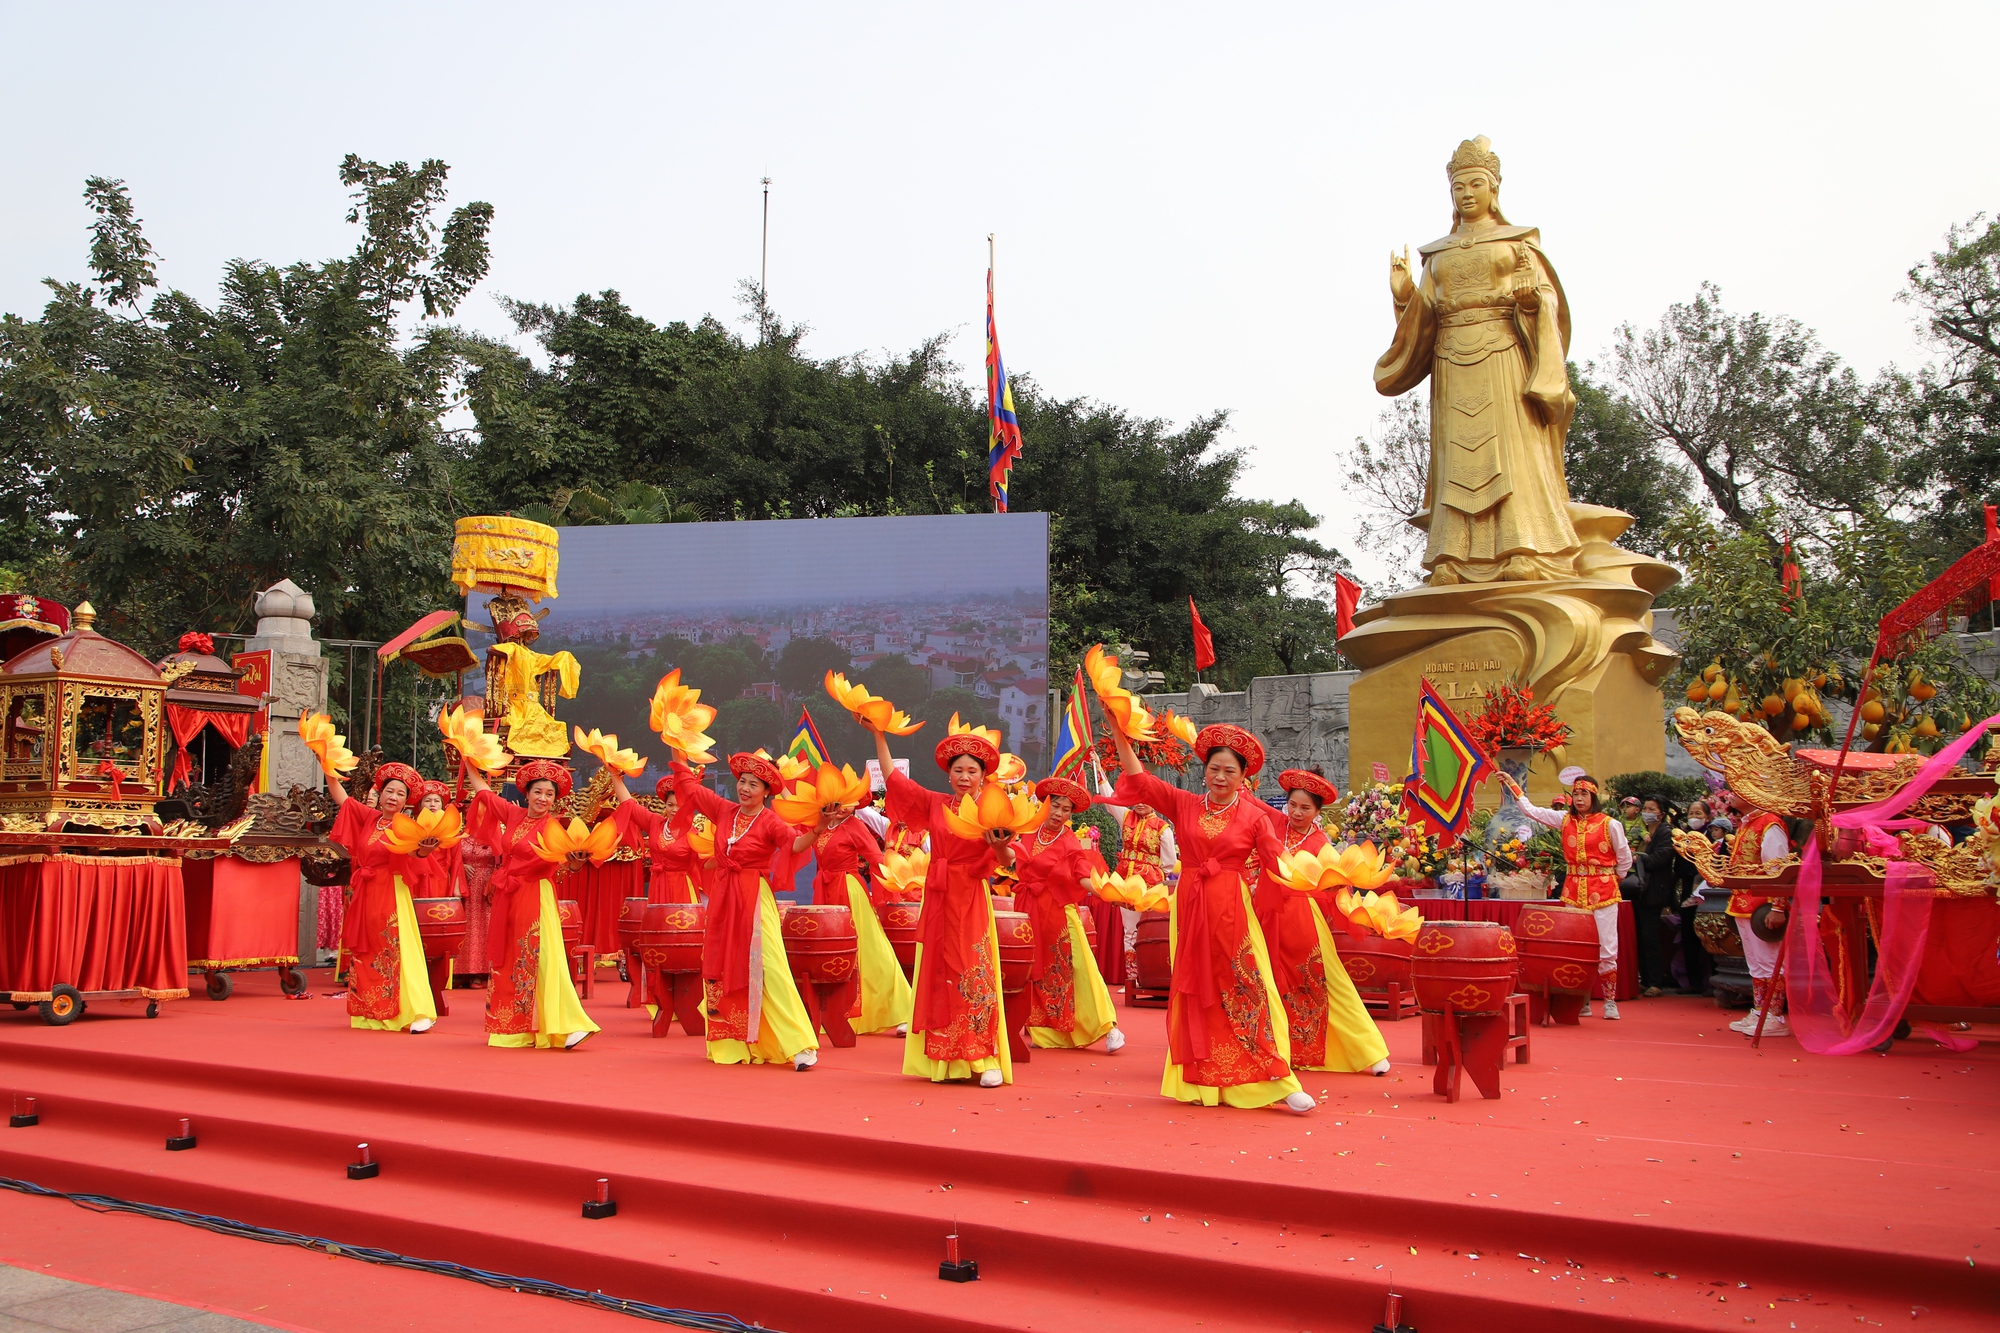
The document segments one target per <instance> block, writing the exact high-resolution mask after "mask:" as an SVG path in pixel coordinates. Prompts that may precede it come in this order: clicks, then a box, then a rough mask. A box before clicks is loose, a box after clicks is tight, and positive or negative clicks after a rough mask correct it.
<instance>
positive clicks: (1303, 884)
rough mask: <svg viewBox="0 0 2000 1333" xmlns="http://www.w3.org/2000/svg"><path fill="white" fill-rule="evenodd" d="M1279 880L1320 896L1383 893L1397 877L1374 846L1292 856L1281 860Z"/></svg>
mask: <svg viewBox="0 0 2000 1333" xmlns="http://www.w3.org/2000/svg"><path fill="white" fill-rule="evenodd" d="M1277 869H1278V879H1279V880H1280V881H1281V882H1282V883H1283V884H1284V885H1285V887H1286V888H1288V889H1297V890H1298V891H1299V892H1300V893H1319V892H1323V891H1326V890H1331V889H1379V888H1381V887H1382V886H1383V885H1384V884H1386V883H1388V882H1389V881H1390V880H1392V879H1394V878H1395V877H1396V871H1395V867H1393V866H1391V865H1390V864H1389V863H1388V861H1387V860H1386V858H1384V857H1383V855H1382V853H1381V852H1380V851H1378V850H1376V847H1375V844H1374V843H1372V842H1364V843H1362V844H1361V845H1360V846H1358V847H1342V848H1340V849H1339V850H1338V851H1335V850H1334V849H1333V848H1332V847H1322V848H1320V849H1319V851H1318V852H1316V853H1315V852H1292V853H1290V854H1288V855H1286V856H1283V857H1280V858H1279V860H1278V867H1277Z"/></svg>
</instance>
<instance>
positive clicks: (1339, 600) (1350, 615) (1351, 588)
mask: <svg viewBox="0 0 2000 1333" xmlns="http://www.w3.org/2000/svg"><path fill="white" fill-rule="evenodd" d="M1359 605H1361V585H1360V584H1358V583H1356V582H1355V581H1354V580H1353V579H1351V578H1349V577H1347V575H1345V574H1335V575H1334V576H1333V628H1334V637H1336V638H1341V639H1344V638H1346V637H1347V636H1348V635H1349V634H1352V633H1353V632H1354V608H1355V607H1357V606H1359Z"/></svg>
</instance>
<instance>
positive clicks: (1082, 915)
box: [1076, 903, 1097, 953]
mask: <svg viewBox="0 0 2000 1333" xmlns="http://www.w3.org/2000/svg"><path fill="white" fill-rule="evenodd" d="M1076 919H1077V920H1079V921H1081V922H1083V942H1084V943H1085V944H1088V945H1089V946H1090V951H1091V952H1092V953H1096V952H1097V917H1096V915H1095V914H1094V913H1093V912H1092V911H1091V910H1090V904H1089V903H1078V904H1077V908H1076Z"/></svg>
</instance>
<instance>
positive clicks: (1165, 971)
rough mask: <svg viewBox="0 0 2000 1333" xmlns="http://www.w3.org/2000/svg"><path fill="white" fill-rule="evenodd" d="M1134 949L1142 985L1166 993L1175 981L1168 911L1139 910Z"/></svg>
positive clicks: (1144, 987)
mask: <svg viewBox="0 0 2000 1333" xmlns="http://www.w3.org/2000/svg"><path fill="white" fill-rule="evenodd" d="M1132 950H1133V953H1134V954H1135V955H1136V957H1137V962H1138V967H1139V989H1140V990H1145V991H1154V992H1158V993H1161V994H1164V993H1165V992H1166V991H1167V990H1168V989H1169V988H1170V987H1171V986H1172V985H1173V984H1174V955H1173V945H1172V936H1171V933H1170V930H1169V923H1168V918H1167V914H1166V913H1165V912H1141V913H1140V914H1139V934H1138V938H1137V940H1136V941H1135V942H1134V943H1133V946H1132Z"/></svg>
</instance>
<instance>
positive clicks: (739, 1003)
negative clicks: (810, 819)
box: [672, 754, 819, 1073]
mask: <svg viewBox="0 0 2000 1333" xmlns="http://www.w3.org/2000/svg"><path fill="white" fill-rule="evenodd" d="M729 771H730V772H731V773H733V774H734V775H735V776H736V799H735V800H734V801H731V800H728V799H726V798H725V797H723V796H720V795H718V794H717V793H715V792H713V791H710V790H709V789H708V788H707V787H704V786H703V785H702V784H701V779H700V778H699V777H697V776H695V772H694V770H693V769H691V768H689V767H688V766H687V765H686V764H685V763H683V762H682V761H681V760H679V759H676V760H674V761H673V765H672V772H673V778H674V796H675V797H676V798H677V800H678V801H679V805H680V811H679V814H678V815H677V816H676V817H675V818H676V822H678V823H681V824H682V825H683V827H686V826H688V825H691V824H692V822H693V820H694V817H695V816H696V815H697V814H699V815H705V816H706V817H707V818H708V820H709V822H710V823H712V824H714V825H715V871H714V874H713V877H712V878H711V879H710V881H709V898H708V930H707V934H706V935H705V936H704V937H703V940H702V947H701V977H702V989H703V991H704V993H705V999H704V1008H705V1011H706V1013H707V1015H708V1058H709V1059H710V1060H713V1061H714V1062H715V1063H716V1064H719V1065H734V1064H781V1063H784V1062H786V1061H789V1062H790V1063H791V1066H792V1068H794V1069H796V1070H799V1071H800V1072H801V1073H803V1072H804V1071H806V1070H808V1069H811V1068H812V1067H813V1066H814V1065H816V1064H818V1063H819V1038H818V1036H817V1035H816V1034H815V1033H814V1032H813V1026H812V1020H811V1018H810V1017H809V1016H808V1015H807V1013H806V1005H805V1001H804V1000H803V999H802V998H800V996H799V988H798V983H797V982H795V981H793V979H792V969H791V967H790V965H789V964H788V963H787V962H786V960H785V934H784V927H783V925H782V924H781V923H780V921H779V919H778V903H777V899H776V898H774V897H772V895H771V885H772V884H774V883H776V884H790V883H791V881H792V873H793V871H794V870H795V869H796V868H797V864H798V863H797V860H796V859H795V857H794V855H793V852H792V844H793V842H794V841H795V840H796V839H797V838H798V836H799V831H798V830H797V829H795V828H793V827H792V826H791V825H790V824H787V823H786V822H785V821H784V820H782V819H780V818H779V817H778V815H777V813H776V812H775V811H773V810H771V809H770V808H769V807H768V806H767V805H766V804H765V802H766V801H767V800H768V799H769V798H770V796H771V795H772V793H774V792H775V791H777V790H778V788H779V786H780V784H781V783H782V781H783V779H782V778H781V777H780V776H779V774H778V766H777V765H776V764H774V763H772V762H771V761H770V760H769V759H766V758H764V757H763V756H761V755H756V754H732V755H730V756H729ZM682 836H685V834H684V833H683V835H682Z"/></svg>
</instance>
